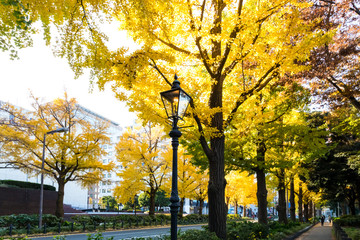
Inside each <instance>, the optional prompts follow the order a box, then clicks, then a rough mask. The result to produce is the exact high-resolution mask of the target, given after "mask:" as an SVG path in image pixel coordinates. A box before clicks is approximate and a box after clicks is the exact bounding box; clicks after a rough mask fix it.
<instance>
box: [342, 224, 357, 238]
mask: <svg viewBox="0 0 360 240" xmlns="http://www.w3.org/2000/svg"><path fill="white" fill-rule="evenodd" d="M342 229H343V230H344V231H345V232H346V234H347V235H348V236H349V238H351V239H352V240H360V228H358V227H342Z"/></svg>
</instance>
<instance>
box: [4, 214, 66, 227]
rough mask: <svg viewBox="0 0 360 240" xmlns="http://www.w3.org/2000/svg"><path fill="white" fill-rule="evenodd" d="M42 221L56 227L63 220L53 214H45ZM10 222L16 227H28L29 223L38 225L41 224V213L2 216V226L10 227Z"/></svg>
mask: <svg viewBox="0 0 360 240" xmlns="http://www.w3.org/2000/svg"><path fill="white" fill-rule="evenodd" d="M42 222H43V223H44V224H45V223H46V225H47V226H48V227H55V226H57V224H58V223H59V222H61V219H60V218H57V217H56V216H54V215H51V214H44V215H43V217H42ZM10 224H12V225H13V227H14V228H26V227H27V225H28V224H30V225H31V226H37V225H38V224H39V215H38V214H30V215H29V214H18V215H16V214H13V215H6V216H0V227H6V228H7V227H9V226H10Z"/></svg>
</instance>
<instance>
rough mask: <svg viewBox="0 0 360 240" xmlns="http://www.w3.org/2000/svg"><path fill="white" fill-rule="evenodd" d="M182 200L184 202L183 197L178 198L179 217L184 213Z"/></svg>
mask: <svg viewBox="0 0 360 240" xmlns="http://www.w3.org/2000/svg"><path fill="white" fill-rule="evenodd" d="M184 202H185V198H180V209H179V216H180V217H183V215H184Z"/></svg>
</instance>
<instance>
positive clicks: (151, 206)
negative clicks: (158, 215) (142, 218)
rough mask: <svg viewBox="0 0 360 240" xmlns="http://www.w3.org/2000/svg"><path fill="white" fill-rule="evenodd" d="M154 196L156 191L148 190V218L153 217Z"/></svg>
mask: <svg viewBox="0 0 360 240" xmlns="http://www.w3.org/2000/svg"><path fill="white" fill-rule="evenodd" d="M155 196H156V191H155V190H154V189H150V193H149V201H150V206H149V216H155Z"/></svg>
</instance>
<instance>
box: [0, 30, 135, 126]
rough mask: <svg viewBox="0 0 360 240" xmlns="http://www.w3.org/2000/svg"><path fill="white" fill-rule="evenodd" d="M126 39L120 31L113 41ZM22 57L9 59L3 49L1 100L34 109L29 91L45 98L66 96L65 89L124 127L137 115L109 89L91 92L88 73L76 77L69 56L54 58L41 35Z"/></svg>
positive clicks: (21, 53) (70, 94) (0, 62)
mask: <svg viewBox="0 0 360 240" xmlns="http://www.w3.org/2000/svg"><path fill="white" fill-rule="evenodd" d="M124 38H126V37H125V34H120V33H119V34H117V35H113V36H112V37H111V41H113V42H114V43H115V42H116V43H117V44H119V42H123V43H125V42H127V41H126V39H125V40H124ZM110 43H111V42H110ZM130 44H131V43H130ZM130 47H131V46H130ZM19 56H20V60H10V58H9V54H8V53H6V52H0V68H1V74H0V78H1V87H0V100H2V101H6V102H10V103H11V104H14V105H17V106H20V107H23V108H27V109H30V110H32V108H31V99H30V91H31V92H32V93H33V94H34V96H36V97H39V98H41V99H44V101H51V100H53V99H55V98H58V97H63V96H64V91H67V93H68V95H69V96H70V97H75V98H76V99H77V101H78V103H80V104H81V105H82V106H84V107H86V108H88V109H90V110H91V111H93V112H96V113H98V114H100V115H102V116H104V117H106V118H108V119H110V120H112V121H114V122H117V123H119V124H120V125H121V126H122V127H124V126H129V125H132V124H133V123H134V121H135V118H136V116H135V114H134V113H129V112H128V110H127V108H126V106H125V103H122V102H119V101H118V100H116V99H115V97H114V94H113V93H112V92H111V90H110V88H109V89H107V90H105V91H104V92H99V91H98V89H97V87H96V86H95V87H94V89H93V92H92V93H89V89H90V83H89V76H86V75H84V76H81V77H80V78H79V79H76V80H75V79H74V73H73V72H72V70H71V69H70V67H69V66H68V64H67V62H66V59H61V58H55V57H54V56H53V54H52V51H51V49H50V48H49V47H46V46H45V43H44V42H43V41H42V40H41V36H37V37H36V39H35V40H34V46H33V47H31V48H26V49H21V50H20V51H19Z"/></svg>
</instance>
